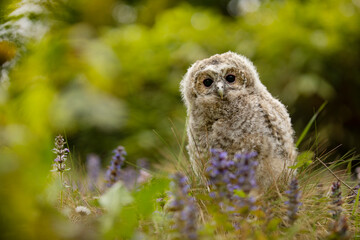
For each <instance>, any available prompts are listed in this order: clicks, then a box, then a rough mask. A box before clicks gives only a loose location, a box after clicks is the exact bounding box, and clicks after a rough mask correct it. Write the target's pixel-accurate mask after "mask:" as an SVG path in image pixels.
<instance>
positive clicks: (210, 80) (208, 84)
mask: <svg viewBox="0 0 360 240" xmlns="http://www.w3.org/2000/svg"><path fill="white" fill-rule="evenodd" d="M213 82H214V81H213V80H212V79H210V78H207V79H205V80H204V81H203V83H204V85H205V87H210V86H211V84H212V83H213Z"/></svg>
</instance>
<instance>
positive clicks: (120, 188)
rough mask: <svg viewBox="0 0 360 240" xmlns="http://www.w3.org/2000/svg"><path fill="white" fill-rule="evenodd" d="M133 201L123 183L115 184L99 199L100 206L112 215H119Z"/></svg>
mask: <svg viewBox="0 0 360 240" xmlns="http://www.w3.org/2000/svg"><path fill="white" fill-rule="evenodd" d="M132 201H133V197H132V196H131V194H130V192H129V191H128V190H127V189H126V188H125V186H124V185H123V184H122V183H121V182H117V183H115V184H114V185H113V186H112V187H111V188H110V189H109V190H108V191H107V192H105V193H104V194H103V195H102V196H101V197H100V199H99V203H100V206H101V207H103V208H104V209H105V210H106V211H107V212H108V213H110V214H111V215H117V214H118V213H119V212H120V210H121V208H122V207H123V206H125V205H127V204H129V203H131V202H132Z"/></svg>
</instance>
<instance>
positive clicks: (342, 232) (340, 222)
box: [327, 215, 351, 240]
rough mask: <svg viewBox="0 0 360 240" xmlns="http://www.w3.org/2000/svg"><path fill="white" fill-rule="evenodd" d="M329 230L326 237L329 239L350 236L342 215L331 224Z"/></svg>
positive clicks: (346, 222)
mask: <svg viewBox="0 0 360 240" xmlns="http://www.w3.org/2000/svg"><path fill="white" fill-rule="evenodd" d="M330 230H331V232H330V235H329V236H328V237H327V239H329V240H348V239H350V238H351V234H350V232H349V224H348V220H347V218H346V217H345V216H344V215H340V216H339V218H338V219H337V220H336V221H335V222H334V223H333V224H332V226H331V228H330Z"/></svg>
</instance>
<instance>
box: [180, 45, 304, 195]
mask: <svg viewBox="0 0 360 240" xmlns="http://www.w3.org/2000/svg"><path fill="white" fill-rule="evenodd" d="M180 85H181V93H182V96H183V100H184V102H185V105H186V107H187V115H188V123H187V135H188V142H189V144H188V146H187V149H188V152H189V155H190V160H191V164H192V167H193V169H194V171H195V172H196V173H197V174H201V173H202V172H203V170H204V168H205V167H206V162H207V160H208V159H209V155H210V154H209V152H210V149H212V148H214V149H222V150H224V151H227V152H228V156H229V159H233V158H234V155H235V154H236V153H248V152H253V151H256V152H257V153H258V155H257V161H258V162H259V165H258V167H257V170H256V179H257V182H258V184H259V185H260V187H261V188H262V189H264V188H268V187H269V186H271V185H272V184H273V183H275V182H276V181H277V180H279V178H280V176H284V175H286V174H284V175H283V174H282V173H288V172H289V171H290V170H289V168H288V166H291V165H292V164H293V163H294V161H295V158H296V155H297V152H296V148H295V146H294V139H293V135H294V131H293V129H292V127H291V121H290V117H289V114H288V112H287V110H286V108H285V106H284V105H283V104H282V103H280V102H279V101H278V100H277V99H276V98H274V97H273V96H272V95H271V94H270V93H269V92H268V90H267V89H266V87H265V86H264V85H263V84H262V83H261V82H260V79H259V76H258V73H257V71H256V69H255V67H254V65H253V64H252V62H251V61H250V60H248V59H247V58H246V57H244V56H241V55H239V54H236V53H233V52H227V53H223V54H216V55H214V56H212V57H210V58H207V59H204V60H200V61H197V62H195V63H194V64H193V65H192V66H191V67H190V68H189V69H188V71H187V73H186V74H185V76H184V78H183V80H182V81H181V84H180Z"/></svg>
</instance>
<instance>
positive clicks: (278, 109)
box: [259, 96, 296, 160]
mask: <svg viewBox="0 0 360 240" xmlns="http://www.w3.org/2000/svg"><path fill="white" fill-rule="evenodd" d="M259 107H260V109H261V111H262V114H263V116H264V119H265V122H266V124H267V125H268V127H269V129H270V130H271V133H272V134H271V135H272V136H273V137H274V140H275V141H276V143H277V144H276V145H278V147H279V148H281V149H284V150H285V152H286V153H287V155H289V158H291V159H292V160H293V159H294V158H295V156H296V152H295V148H294V131H293V129H292V127H291V120H290V116H289V114H288V112H287V110H286V108H285V106H284V105H283V104H282V103H280V101H279V100H277V99H275V98H273V97H272V96H265V97H264V99H263V101H260V103H259Z"/></svg>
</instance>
